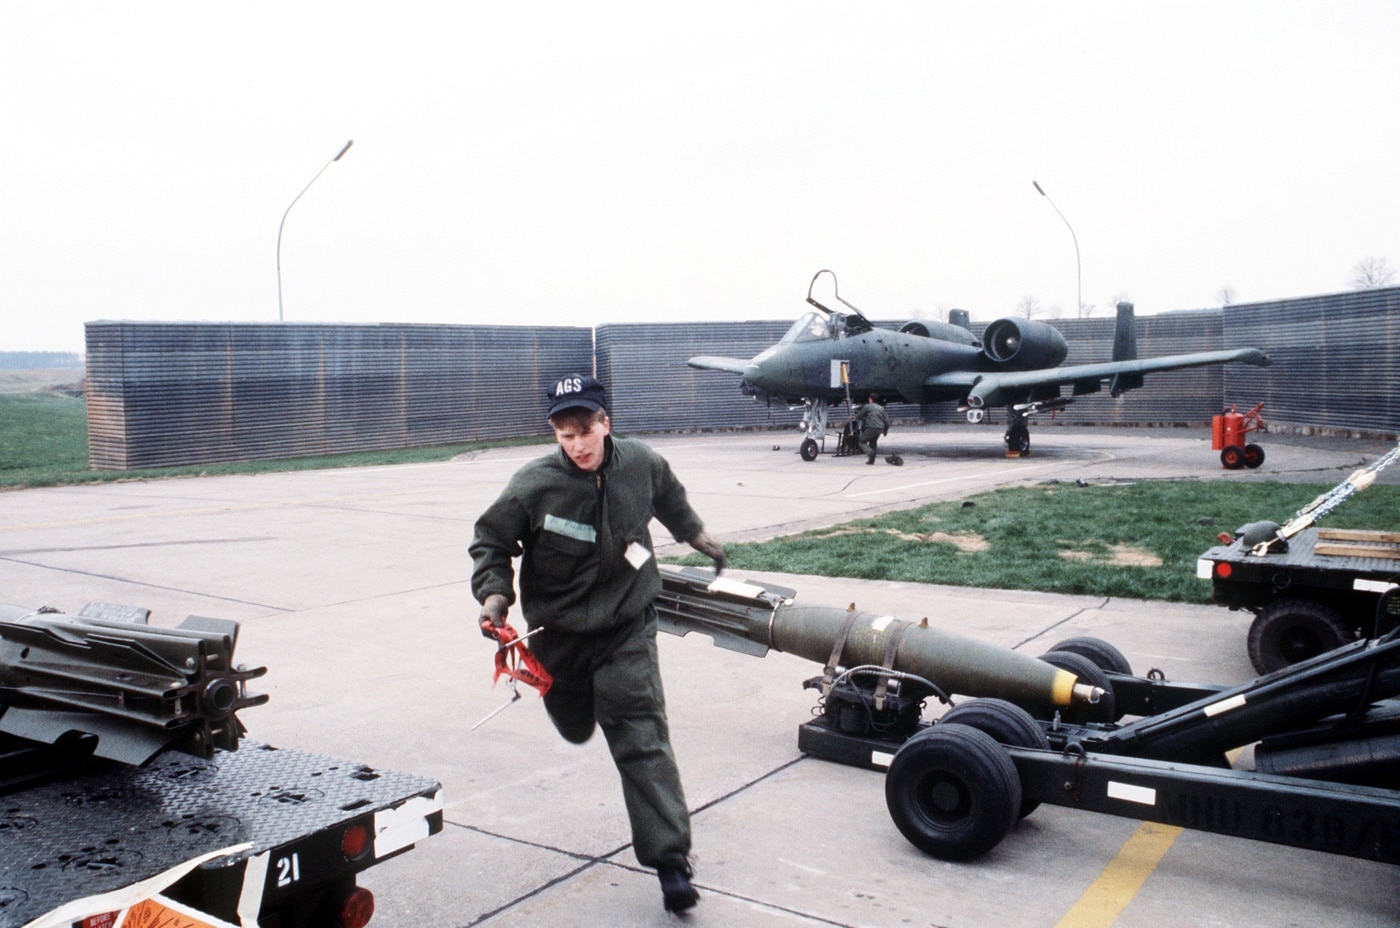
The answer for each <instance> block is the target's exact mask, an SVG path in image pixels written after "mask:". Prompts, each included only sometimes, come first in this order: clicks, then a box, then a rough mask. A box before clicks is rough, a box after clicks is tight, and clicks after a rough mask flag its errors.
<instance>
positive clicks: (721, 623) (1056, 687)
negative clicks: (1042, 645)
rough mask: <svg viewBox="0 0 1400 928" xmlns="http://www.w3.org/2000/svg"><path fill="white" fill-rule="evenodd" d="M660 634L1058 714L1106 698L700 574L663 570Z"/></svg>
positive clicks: (975, 646) (995, 659)
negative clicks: (861, 669)
mask: <svg viewBox="0 0 1400 928" xmlns="http://www.w3.org/2000/svg"><path fill="white" fill-rule="evenodd" d="M661 583H662V593H661V595H660V596H659V597H658V598H657V603H656V609H657V614H658V627H659V628H660V630H662V631H665V632H669V633H671V634H673V635H685V634H687V633H689V632H692V631H697V632H701V633H702V634H706V635H709V636H711V637H712V638H713V639H714V642H715V644H716V645H718V646H719V647H722V648H729V649H730V650H735V651H741V652H743V653H746V654H752V655H755V656H758V657H762V656H763V655H764V654H766V653H767V652H768V650H769V649H770V648H771V649H772V650H775V651H782V652H784V653H787V654H795V655H797V656H798V657H804V658H806V659H807V660H811V661H816V662H817V663H819V664H824V665H825V666H826V668H827V673H828V677H829V676H830V675H831V674H832V672H833V671H834V670H835V668H836V667H837V666H838V665H840V666H843V667H847V668H850V667H857V666H873V667H878V668H885V669H888V670H891V671H894V672H897V673H906V674H913V675H916V676H918V677H921V678H924V679H927V680H930V681H932V682H933V683H935V684H936V685H937V686H938V687H939V688H941V689H943V690H945V691H947V692H949V693H958V694H961V695H964V696H995V697H999V698H1001V699H1006V700H1009V701H1011V702H1014V703H1018V704H1020V705H1023V706H1035V707H1042V708H1049V709H1055V708H1061V707H1066V706H1070V705H1072V704H1077V703H1093V702H1097V701H1098V697H1099V695H1101V693H1102V691H1101V690H1098V689H1097V688H1095V687H1092V686H1087V685H1085V684H1082V683H1080V682H1079V680H1078V678H1077V677H1076V676H1075V675H1074V674H1072V673H1070V672H1069V671H1067V670H1061V669H1059V668H1057V667H1054V666H1052V665H1050V664H1048V663H1046V662H1045V661H1042V660H1038V659H1036V658H1033V657H1030V656H1028V655H1025V654H1021V653H1019V652H1017V651H1012V650H1010V649H1009V648H1003V647H999V646H997V645H993V644H988V643H986V642H983V641H978V640H976V639H973V638H968V637H966V636H963V635H958V634H955V633H953V632H948V631H943V630H941V629H938V628H934V627H932V626H930V625H929V624H928V622H927V620H923V621H919V622H911V621H909V620H906V619H898V618H895V617H893V616H885V615H876V614H874V613H869V612H858V611H855V610H854V609H849V610H848V609H840V608H836V607H830V606H797V605H794V604H793V601H792V597H793V596H795V595H796V594H795V592H794V591H792V590H788V589H784V588H782V587H776V586H761V585H759V584H756V583H750V582H736V581H732V580H729V579H727V578H724V577H720V578H718V579H716V578H715V577H714V574H713V572H711V571H708V570H701V569H698V568H678V567H671V566H667V565H661Z"/></svg>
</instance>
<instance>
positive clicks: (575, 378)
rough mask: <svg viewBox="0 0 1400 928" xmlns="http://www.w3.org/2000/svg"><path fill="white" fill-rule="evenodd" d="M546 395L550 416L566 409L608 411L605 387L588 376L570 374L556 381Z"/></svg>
mask: <svg viewBox="0 0 1400 928" xmlns="http://www.w3.org/2000/svg"><path fill="white" fill-rule="evenodd" d="M545 395H546V396H547V397H548V398H549V415H550V416H553V415H554V414H555V413H557V412H563V411H564V410H566V409H606V408H607V400H606V398H605V391H604V389H603V385H602V384H601V383H600V382H599V381H598V380H597V379H595V378H593V377H589V376H588V375H587V374H569V375H568V376H567V377H561V378H559V379H558V380H556V381H555V382H554V383H553V384H552V385H551V386H550V388H549V389H548V390H546V391H545Z"/></svg>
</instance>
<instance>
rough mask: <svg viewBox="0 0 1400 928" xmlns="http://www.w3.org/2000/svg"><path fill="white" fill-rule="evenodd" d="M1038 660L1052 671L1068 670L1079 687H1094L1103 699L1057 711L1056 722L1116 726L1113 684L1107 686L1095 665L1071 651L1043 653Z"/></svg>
mask: <svg viewBox="0 0 1400 928" xmlns="http://www.w3.org/2000/svg"><path fill="white" fill-rule="evenodd" d="M1040 659H1041V660H1043V661H1045V663H1047V664H1050V665H1051V666H1052V667H1058V668H1060V669H1061V670H1068V671H1069V672H1070V673H1072V674H1074V675H1075V676H1076V677H1078V678H1079V682H1080V683H1087V684H1088V685H1089V686H1097V687H1099V688H1100V689H1102V690H1103V696H1101V697H1099V701H1098V702H1097V703H1079V704H1076V705H1073V706H1066V707H1064V708H1061V709H1060V718H1062V719H1064V720H1065V721H1066V722H1069V723H1070V724H1072V725H1079V724H1083V723H1084V722H1116V721H1118V720H1119V719H1120V718H1122V714H1121V713H1120V712H1119V711H1118V704H1117V701H1116V700H1115V699H1114V698H1113V684H1112V683H1110V682H1108V677H1107V675H1105V674H1104V672H1103V670H1102V669H1101V668H1100V667H1099V665H1098V664H1095V663H1094V662H1093V661H1091V660H1089V658H1087V657H1085V656H1084V655H1083V654H1076V653H1074V652H1073V651H1047V652H1045V653H1044V654H1042V655H1040Z"/></svg>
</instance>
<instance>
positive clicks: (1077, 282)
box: [1031, 180, 1084, 319]
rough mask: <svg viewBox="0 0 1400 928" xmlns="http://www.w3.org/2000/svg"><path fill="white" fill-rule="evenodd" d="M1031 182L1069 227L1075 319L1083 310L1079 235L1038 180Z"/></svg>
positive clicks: (1066, 226) (1082, 276)
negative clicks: (1071, 242) (1072, 247)
mask: <svg viewBox="0 0 1400 928" xmlns="http://www.w3.org/2000/svg"><path fill="white" fill-rule="evenodd" d="M1031 183H1032V184H1033V185H1034V186H1035V192H1036V193H1038V194H1040V195H1041V196H1043V197H1045V200H1046V202H1048V203H1049V204H1050V208H1051V209H1053V210H1054V211H1055V214H1056V215H1057V216H1059V217H1060V221H1061V222H1063V223H1064V224H1065V228H1066V229H1069V237H1070V240H1071V241H1073V242H1074V298H1075V300H1076V301H1077V302H1076V303H1075V305H1074V316H1075V318H1076V319H1077V318H1079V314H1080V313H1082V312H1083V311H1084V284H1083V279H1084V275H1083V271H1082V269H1081V267H1080V264H1079V237H1078V236H1077V235H1075V234H1074V226H1072V225H1070V224H1069V220H1068V219H1066V218H1065V214H1064V213H1062V212H1060V208H1059V207H1058V206H1056V205H1055V201H1054V200H1052V199H1050V194H1048V193H1046V192H1045V191H1044V190H1042V189H1041V187H1040V182H1039V181H1034V180H1033V181H1031Z"/></svg>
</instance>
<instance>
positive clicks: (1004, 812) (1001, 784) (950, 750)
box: [885, 723, 1021, 860]
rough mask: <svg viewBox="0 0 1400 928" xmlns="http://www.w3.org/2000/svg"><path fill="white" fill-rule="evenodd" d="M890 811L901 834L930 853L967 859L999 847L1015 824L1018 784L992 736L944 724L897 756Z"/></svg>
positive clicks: (888, 789)
mask: <svg viewBox="0 0 1400 928" xmlns="http://www.w3.org/2000/svg"><path fill="white" fill-rule="evenodd" d="M885 805H886V807H887V808H888V809H889V811H890V818H892V819H893V820H894V824H895V827H896V828H898V829H899V832H900V834H902V835H904V837H905V838H907V839H908V840H909V843H911V844H913V845H914V846H915V847H917V848H918V849H919V850H921V851H923V852H924V853H925V854H930V855H932V856H934V857H937V858H940V859H942V860H969V859H971V858H973V857H979V856H981V855H982V854H985V853H987V852H988V851H990V850H991V849H992V848H994V847H996V846H997V844H998V843H1000V842H1001V839H1002V838H1004V837H1006V835H1007V833H1008V832H1010V831H1011V829H1012V827H1013V826H1014V825H1015V824H1016V818H1017V816H1018V815H1019V814H1020V809H1021V778H1020V777H1019V776H1018V775H1017V773H1016V765H1015V764H1014V763H1012V761H1011V757H1010V755H1008V754H1007V753H1006V751H1005V749H1003V748H1002V746H1001V745H999V744H997V742H996V739H994V738H993V737H992V736H991V735H989V734H987V733H986V732H982V731H978V730H977V729H975V728H973V727H971V726H969V725H960V724H957V723H952V724H945V723H940V724H937V725H934V726H933V727H932V728H927V729H925V730H924V731H921V732H919V734H917V735H915V736H914V737H912V738H910V739H909V740H908V741H906V742H904V744H903V745H902V746H901V747H900V749H899V751H898V752H897V753H896V754H895V755H894V760H893V761H892V762H891V763H890V769H889V773H888V774H886V776H885Z"/></svg>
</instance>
